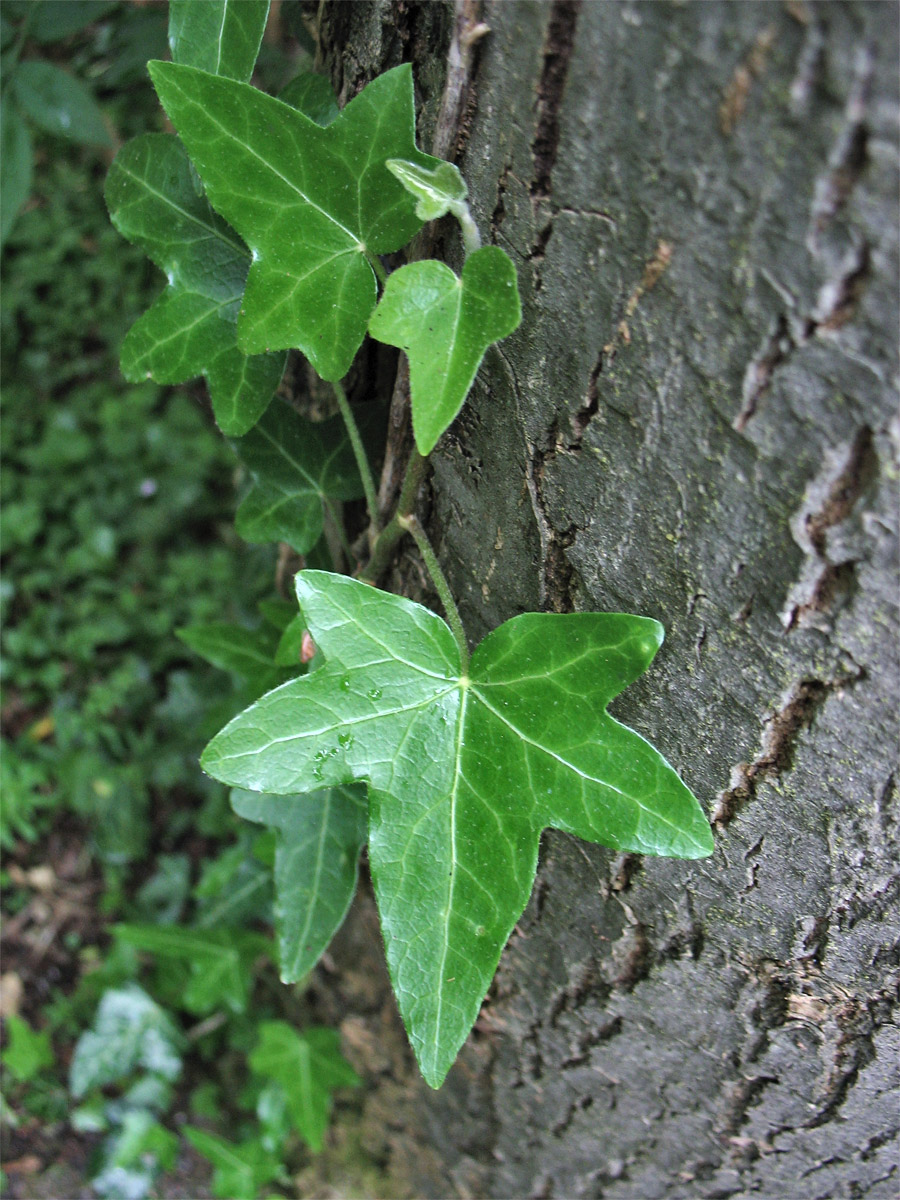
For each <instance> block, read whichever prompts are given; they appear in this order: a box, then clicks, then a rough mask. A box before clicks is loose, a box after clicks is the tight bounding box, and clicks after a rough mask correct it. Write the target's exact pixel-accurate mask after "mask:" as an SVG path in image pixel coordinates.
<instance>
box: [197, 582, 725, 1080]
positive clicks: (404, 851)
mask: <svg viewBox="0 0 900 1200" xmlns="http://www.w3.org/2000/svg"><path fill="white" fill-rule="evenodd" d="M297 595H298V599H299V601H300V606H301V609H302V611H303V614H304V616H305V618H306V620H307V622H308V624H309V629H310V632H311V634H312V636H313V638H314V640H315V643H316V645H317V646H318V647H319V649H320V650H321V651H322V653H323V656H324V659H325V662H324V665H323V666H322V667H320V668H319V669H318V670H316V671H313V672H311V673H310V674H309V675H307V676H305V677H303V678H301V679H298V680H294V681H292V682H290V683H287V684H285V685H283V686H282V687H280V688H278V689H277V690H275V691H274V692H270V693H269V694H268V695H267V696H264V697H263V698H262V699H261V700H259V701H258V702H257V703H256V704H254V705H253V706H252V707H250V708H249V709H247V710H246V711H245V712H244V713H242V714H241V715H240V716H238V717H236V718H235V719H234V720H233V721H232V722H231V723H230V724H229V725H228V726H226V728H225V729H224V730H223V731H222V732H221V733H220V734H219V735H218V736H217V737H216V738H215V739H214V740H213V741H212V742H211V743H210V745H209V746H208V747H207V749H206V752H205V753H204V756H203V765H204V767H205V769H206V770H207V771H208V772H209V773H210V774H211V775H213V776H215V777H216V778H218V779H221V780H223V781H225V782H226V783H230V784H232V785H234V786H237V787H243V788H248V789H250V790H253V791H266V792H274V793H293V792H305V791H310V790H313V789H315V788H319V787H323V786H328V785H331V786H334V785H337V784H341V783H347V782H349V781H351V780H366V781H367V782H368V783H369V805H370V815H369V861H370V864H371V868H372V875H373V879H374V882H375V890H376V895H377V898H378V905H379V911H380V914H381V921H382V930H383V933H384V938H385V945H386V948H387V956H388V965H389V967H390V971H391V977H392V980H393V984H394V989H395V992H396V994H397V999H398V1002H399V1005H400V1011H401V1013H402V1015H403V1018H404V1021H405V1023H406V1027H407V1030H408V1032H409V1035H410V1040H411V1042H412V1044H413V1048H414V1050H415V1052H416V1056H417V1058H418V1060H419V1065H420V1067H421V1070H422V1073H423V1075H424V1077H425V1079H426V1080H427V1081H428V1082H429V1083H430V1084H431V1085H432V1086H434V1087H437V1086H439V1085H440V1083H441V1081H442V1080H443V1078H444V1076H445V1074H446V1072H447V1070H448V1069H449V1067H450V1065H451V1063H452V1062H453V1059H454V1058H455V1056H456V1053H457V1051H458V1049H459V1047H460V1045H461V1044H462V1042H463V1041H464V1039H465V1037H466V1035H467V1034H468V1031H469V1029H470V1028H471V1026H472V1024H473V1022H474V1020H475V1017H476V1016H477V1014H478V1008H479V1006H480V1004H481V1001H482V999H483V997H484V994H485V992H486V991H487V988H488V985H489V984H490V981H491V978H492V976H493V973H494V970H495V968H496V965H497V962H498V959H499V956H500V952H501V950H502V948H503V945H504V943H505V942H506V939H507V938H508V936H509V934H510V931H511V930H512V927H513V925H514V924H515V922H516V920H517V919H518V917H519V915H520V914H521V912H522V910H523V908H524V907H525V903H526V901H527V899H528V895H529V892H530V890H531V886H532V882H533V880H534V873H535V868H536V865H537V853H538V842H539V838H540V833H541V830H542V829H544V828H545V827H547V826H552V827H553V828H556V829H562V830H565V831H566V832H568V833H572V834H576V835H577V836H579V837H582V838H585V839H587V840H589V841H595V842H601V843H602V844H604V845H607V846H610V847H612V848H613V849H617V850H628V851H634V852H637V853H643V854H669V855H678V856H681V857H685V858H697V857H701V856H703V855H706V854H709V853H710V852H711V850H712V838H711V834H710V829H709V824H708V822H707V821H706V819H705V817H704V816H703V813H702V812H701V810H700V806H699V805H698V803H697V801H696V800H695V799H694V797H693V796H692V795H691V793H690V792H689V791H688V789H687V788H686V787H685V785H684V784H683V783H682V782H681V780H680V779H679V778H678V776H677V775H676V774H675V772H674V771H673V770H672V768H671V767H670V766H669V765H668V763H666V761H665V760H664V759H663V758H662V756H661V755H660V754H659V753H658V752H657V751H656V750H655V749H654V748H653V747H652V746H650V745H649V743H647V742H646V741H644V739H643V738H641V737H640V736H639V735H638V734H636V733H634V732H632V731H631V730H630V729H627V728H625V726H623V725H621V724H619V723H618V722H617V721H615V720H613V718H612V717H610V716H609V715H608V713H607V712H606V706H607V704H608V703H609V701H610V700H611V699H612V698H613V697H614V696H616V695H618V693H619V692H620V691H622V689H623V688H625V687H627V685H628V684H629V683H631V682H632V681H633V680H634V679H636V678H637V677H638V676H639V675H640V674H641V673H642V672H643V671H645V670H646V668H647V667H648V666H649V664H650V662H651V660H652V659H653V656H654V654H655V653H656V651H657V649H658V647H659V645H660V643H661V641H662V627H661V626H660V625H659V624H658V622H656V621H653V620H650V619H649V618H645V617H634V616H628V615H626V614H609V613H576V614H570V615H559V614H549V613H538V614H525V615H523V616H519V617H514V618H513V619H512V620H511V621H507V622H506V623H505V624H504V625H502V626H500V628H499V629H496V630H495V631H494V632H493V633H491V634H490V635H489V636H488V637H487V638H486V639H485V640H484V641H483V642H482V643H481V645H480V646H479V647H478V649H477V650H476V651H475V654H474V656H473V658H472V662H471V667H470V672H469V675H468V676H462V675H461V674H460V662H459V652H458V649H457V646H456V643H455V642H454V640H453V637H452V635H451V633H450V630H449V629H448V627H447V626H446V624H445V623H444V622H443V621H442V620H440V618H438V617H437V616H435V615H434V614H433V613H431V612H429V611H428V610H427V609H425V608H423V607H421V606H420V605H417V604H413V603H412V602H411V601H408V600H405V599H403V598H401V597H398V596H392V595H388V594H386V593H384V592H380V591H377V590H375V589H374V588H371V587H368V586H367V585H365V584H363V583H360V582H357V581H355V580H352V579H348V578H346V577H344V576H339V575H331V574H329V573H326V572H318V571H301V572H300V574H299V575H298V576H297Z"/></svg>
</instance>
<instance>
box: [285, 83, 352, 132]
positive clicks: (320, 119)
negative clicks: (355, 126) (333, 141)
mask: <svg viewBox="0 0 900 1200" xmlns="http://www.w3.org/2000/svg"><path fill="white" fill-rule="evenodd" d="M278 99H279V100H283V101H284V103H285V104H290V106H291V108H296V109H297V111H298V112H302V113H304V114H305V115H306V116H307V117H309V119H310V120H311V121H315V123H316V124H317V125H322V126H325V125H330V124H331V123H332V121H336V120H337V118H338V117H339V116H340V114H341V110H340V109H339V108H338V103H337V99H336V97H335V94H334V91H333V90H332V87H331V83H330V81H329V80H328V79H326V77H325V76H324V75H317V74H316V73H315V72H314V71H301V72H300V74H299V75H295V76H294V78H293V79H292V80H291V81H290V83H288V84H286V85H285V86H284V87H283V88H282V89H281V91H280V92H279V93H278Z"/></svg>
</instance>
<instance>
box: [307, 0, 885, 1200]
mask: <svg viewBox="0 0 900 1200" xmlns="http://www.w3.org/2000/svg"><path fill="white" fill-rule="evenodd" d="M336 10H339V11H336ZM448 17H449V11H448V7H447V6H446V5H443V4H432V5H424V6H417V5H411V4H396V5H391V4H389V3H387V0H378V2H377V3H366V4H352V5H351V4H339V5H337V6H331V7H330V9H326V13H325V18H324V19H325V25H324V30H325V35H324V39H323V46H324V49H325V50H326V52H328V53H330V54H331V55H332V61H333V62H334V61H336V60H335V58H334V55H335V51H336V50H344V51H345V52H346V57H345V58H344V60H343V62H344V70H345V72H346V73H347V74H348V75H349V86H355V83H356V81H357V80H358V79H360V78H362V77H363V76H365V75H366V74H371V73H375V72H376V71H377V70H379V69H382V68H384V67H385V66H390V65H392V63H393V62H396V61H399V60H400V58H408V57H412V58H413V60H414V62H415V64H416V67H417V72H418V73H417V83H418V85H419V87H420V90H421V91H422V93H423V96H422V98H423V102H424V103H425V105H426V107H425V128H426V132H428V131H429V130H430V129H432V128H433V125H434V121H435V120H436V115H435V114H436V113H437V106H438V99H439V94H438V93H439V87H438V86H436V83H435V80H436V79H438V78H439V73H438V72H437V71H436V66H435V64H436V63H438V62H442V61H443V56H444V55H445V53H446V38H447V36H448V34H449V28H450V21H449V20H448ZM483 19H484V20H485V21H486V22H487V24H488V25H489V26H490V29H491V32H490V34H489V35H488V36H487V37H485V38H484V39H483V41H482V42H481V43H480V45H479V49H478V55H477V59H476V62H475V70H474V76H473V80H472V88H471V91H470V93H469V104H468V108H467V109H466V111H465V113H464V115H463V120H462V127H461V137H460V143H459V145H460V146H461V149H462V153H461V157H460V165H461V167H462V169H463V172H464V174H465V176H466V178H467V180H468V182H469V186H470V190H471V193H472V197H473V204H474V209H475V211H476V215H477V217H478V219H479V223H480V225H481V227H482V230H483V231H485V232H487V234H488V239H489V240H493V241H496V242H497V243H498V244H499V245H501V246H503V247H504V248H505V249H506V250H507V251H508V252H509V253H510V254H511V255H512V257H513V259H514V260H515V262H516V265H517V267H518V270H519V278H520V285H521V291H522V296H523V303H524V313H525V316H524V321H523V324H522V326H521V328H520V330H519V331H518V332H517V333H516V334H514V335H513V336H512V337H510V338H509V339H508V340H507V341H506V342H504V343H503V344H502V345H501V346H500V347H498V348H496V349H495V350H493V351H491V352H490V353H489V355H488V359H487V361H486V364H485V368H484V369H483V370H482V372H481V374H480V375H479V378H478V381H477V384H476V386H475V389H474V392H473V395H472V397H471V399H470V401H469V403H468V405H467V407H466V409H465V410H464V412H463V414H462V415H461V417H460V418H459V420H458V421H457V422H456V424H455V425H454V426H453V428H452V429H451V430H450V431H449V432H448V434H447V435H446V436H445V437H444V439H443V440H442V442H441V443H440V445H439V447H438V449H437V451H436V452H435V454H434V456H433V467H434V470H433V477H432V482H431V491H430V498H429V500H428V503H429V504H430V506H431V507H430V510H429V511H430V527H431V530H432V533H433V534H434V537H435V539H436V541H437V543H438V545H439V547H440V557H441V560H442V562H443V564H444V567H445V569H446V571H447V572H448V575H449V577H450V580H451V583H452V585H453V587H454V589H455V593H456V595H457V597H458V598H459V600H460V603H461V608H462V613H463V619H464V621H465V622H466V625H467V628H468V630H469V632H470V635H471V637H472V639H473V641H475V640H479V639H480V638H481V637H482V636H483V635H484V634H485V633H486V632H487V631H488V630H490V629H491V628H493V627H494V626H496V625H498V624H499V623H501V622H502V621H504V620H506V619H507V618H509V617H511V616H513V615H515V614H516V613H518V612H521V611H526V610H538V609H541V608H544V609H552V610H557V611H573V610H620V611H628V612H636V613H643V614H647V615H652V616H655V617H657V618H659V619H660V620H661V621H662V622H663V623H664V625H665V627H666V629H667V635H668V636H667V642H666V644H665V646H664V647H663V649H662V651H661V652H660V654H659V656H658V659H657V661H656V663H655V664H654V666H653V668H652V669H651V671H650V672H649V674H648V675H647V676H645V677H644V679H642V680H641V681H639V682H638V683H637V684H635V685H634V686H633V687H631V688H630V689H629V690H628V692H627V693H626V694H625V695H624V696H622V697H621V698H620V699H619V700H618V701H617V702H616V703H615V707H614V711H615V715H616V716H618V717H619V718H620V719H621V720H623V721H625V722H626V723H628V724H630V725H631V726H633V727H634V728H635V729H637V730H638V731H639V732H640V733H642V734H644V735H645V736H647V737H648V738H649V739H650V740H651V741H653V742H654V744H655V745H657V746H658V747H659V748H660V749H661V750H662V751H663V753H664V754H665V755H666V757H667V758H668V759H669V760H670V761H671V762H672V763H673V764H675V765H676V766H677V768H678V769H679V770H680V771H681V772H682V774H683V776H684V778H685V779H686V781H687V782H688V783H689V784H690V785H691V787H692V788H693V789H694V791H695V792H696V793H697V794H698V795H699V796H700V797H701V798H702V800H703V802H704V803H705V805H706V806H707V808H708V811H709V813H710V816H711V818H712V819H713V820H714V821H715V824H716V829H717V850H716V853H715V855H714V857H713V858H711V859H710V860H708V861H704V862H701V863H683V862H677V861H670V860H664V859H649V858H644V859H639V858H637V857H635V856H624V857H616V856H615V855H613V854H612V853H610V852H609V851H606V850H604V849H602V848H600V847H597V846H593V845H587V844H584V843H580V842H577V841H576V840H575V839H572V838H568V837H566V836H564V835H561V834H552V833H548V834H545V836H544V840H543V844H542V854H541V865H540V868H539V872H538V879H537V884H536V887H535V891H534V894H533V896H532V900H531V902H530V904H529V906H528V908H527V910H526V912H525V914H524V916H523V918H522V920H521V921H520V923H519V925H518V927H517V930H516V932H515V933H514V935H513V937H512V939H511V941H510V943H509V945H508V947H507V949H506V951H505V953H504V955H503V959H502V961H501V966H500V970H499V973H498V976H497V979H496V981H495V985H494V987H493V989H492V992H491V995H490V997H489V1000H488V1003H487V1004H486V1006H485V1009H484V1011H483V1014H482V1018H481V1020H480V1021H479V1024H478V1026H477V1028H476V1031H475V1032H474V1033H473V1035H472V1037H471V1038H470V1040H469V1043H468V1044H467V1046H466V1048H465V1050H464V1051H463V1053H462V1055H461V1058H460V1061H459V1063H458V1064H457V1066H456V1067H454V1069H453V1071H452V1072H451V1074H450V1077H449V1079H448V1082H447V1084H446V1085H445V1087H444V1088H443V1089H442V1090H441V1091H440V1092H439V1093H436V1094H431V1093H428V1092H427V1089H425V1088H424V1087H421V1086H420V1085H417V1084H416V1082H415V1076H414V1072H413V1071H412V1069H411V1068H410V1065H409V1061H408V1057H407V1056H406V1055H405V1051H402V1050H401V1049H400V1048H399V1043H397V1044H394V1043H391V1045H393V1047H394V1048H393V1049H392V1050H391V1051H390V1054H392V1055H393V1058H391V1059H390V1061H388V1058H384V1061H383V1062H382V1065H381V1074H380V1075H378V1074H377V1072H376V1077H377V1079H378V1080H379V1082H378V1083H377V1085H376V1086H374V1087H373V1090H372V1092H371V1093H370V1095H369V1097H368V1098H367V1100H366V1102H365V1105H366V1106H367V1107H366V1108H365V1112H364V1115H363V1118H362V1127H363V1128H364V1129H365V1128H368V1129H369V1134H368V1135H367V1136H369V1137H370V1138H371V1137H372V1136H374V1135H372V1134H371V1128H372V1122H374V1121H377V1120H379V1119H382V1120H386V1121H387V1123H388V1126H391V1114H393V1118H394V1122H393V1126H391V1132H390V1133H389V1134H384V1135H383V1136H382V1137H381V1140H380V1141H378V1148H377V1150H372V1151H371V1153H372V1154H373V1156H375V1157H378V1159H379V1163H380V1166H379V1169H380V1171H381V1172H382V1175H381V1180H382V1182H381V1187H382V1189H383V1190H382V1194H387V1192H388V1190H391V1191H393V1192H394V1193H396V1194H417V1195H426V1194H427V1195H438V1196H439V1195H448V1194H459V1195H464V1196H465V1195H472V1196H496V1197H510V1196H521V1197H525V1196H529V1197H532V1196H533V1197H604V1198H609V1200H624V1198H626V1197H627V1198H635V1200H637V1198H639V1200H649V1198H651V1197H665V1198H666V1200H669V1198H675V1197H698V1196H702V1197H731V1196H736V1197H738V1196H744V1195H750V1194H753V1195H755V1196H763V1197H784V1196H803V1197H810V1198H812V1197H823V1198H824V1197H843V1196H847V1197H850V1196H853V1197H857V1196H859V1197H872V1198H875V1197H881V1196H884V1197H887V1196H894V1195H896V1193H897V1188H898V1180H900V1173H898V1126H900V1120H898V1111H897V1109H898V1105H897V1091H896V1088H897V1048H898V1037H897V1032H898V1031H897V1010H896V1007H895V1005H896V1000H897V984H898V978H900V953H898V924H897V912H898V905H897V897H898V892H900V876H898V872H897V854H896V851H897V828H898V826H897V806H896V801H897V783H896V744H897V722H896V711H895V710H896V691H897V679H898V663H897V632H898V621H897V495H896V490H897V478H898V468H897V452H898V440H900V431H898V425H897V418H896V393H895V388H896V382H897V344H896V343H897V280H898V265H897V186H898V183H897V112H898V98H897V78H896V68H897V60H898V11H897V8H896V7H895V6H894V5H893V4H881V3H828V4H815V3H803V2H801V0H797V2H792V3H788V4H785V5H780V4H778V5H776V4H766V3H762V4H758V3H741V4H735V3H721V2H713V3H705V4H701V3H672V4H668V3H631V2H630V0H629V2H627V3H625V2H623V3H598V2H594V3H586V4H584V5H582V6H579V5H577V4H573V3H568V2H566V0H556V2H554V3H550V2H542V3H531V2H525V3H522V2H518V0H499V2H493V3H486V4H485V6H484V10H483ZM329 21H331V24H330V25H329ZM336 23H337V24H340V23H343V24H342V28H340V29H337V28H336ZM426 25H427V27H428V28H427V33H426V32H425V28H426ZM417 38H418V42H417V41H416V39H417ZM348 64H349V67H348ZM351 68H352V69H351ZM342 82H344V83H345V84H347V83H348V80H347V79H346V78H344V79H342ZM422 144H423V145H425V146H428V140H427V137H426V139H425V141H424V142H423V143H422ZM446 236H447V245H448V247H451V249H450V250H449V257H450V260H451V261H458V260H456V259H455V258H454V255H455V254H456V253H457V252H456V250H455V249H453V248H452V247H453V235H452V231H451V233H449V234H447V235H446ZM371 919H372V913H371V905H370V904H369V905H368V906H366V905H365V904H364V905H363V906H362V908H361V909H360V910H359V912H358V915H357V918H356V925H355V926H354V925H351V927H350V929H349V930H348V932H347V933H345V935H344V937H345V943H344V945H345V950H344V951H343V954H344V961H345V962H350V961H353V956H354V954H356V953H358V948H357V950H353V951H351V950H349V949H347V948H346V947H349V946H351V945H352V944H353V938H354V937H356V938H357V940H358V939H359V937H360V936H361V935H360V934H359V933H358V932H357V933H354V929H356V930H357V931H358V930H359V929H366V928H369V926H368V925H367V922H370V921H371ZM341 953H342V952H341V951H340V948H339V951H338V957H339V958H340V954H341ZM356 961H357V962H358V961H359V960H358V959H356ZM344 1001H346V1003H348V1004H352V1003H353V1001H352V999H348V998H347V996H345V997H344V1000H343V1001H341V1003H343V1002H344ZM376 1011H377V1012H378V1013H379V1015H378V1016H377V1017H376V1015H375V1012H376ZM379 1021H380V1025H379V1026H378V1028H379V1029H380V1031H381V1032H380V1033H377V1032H376V1031H375V1026H376V1025H378V1022H379ZM353 1022H356V1024H353ZM388 1028H390V1029H391V1030H392V1031H393V1032H392V1033H391V1035H390V1036H391V1037H396V1036H397V1035H396V1025H395V1023H394V1018H393V1017H386V1016H385V1015H384V1014H383V1013H380V1010H376V1009H375V1008H374V1007H373V1008H372V1010H371V1011H370V1013H369V1015H368V1016H353V1017H351V1018H350V1025H349V1026H348V1031H349V1032H350V1033H351V1034H353V1035H354V1036H355V1039H356V1045H357V1050H358V1051H359V1052H360V1053H362V1051H361V1050H360V1047H361V1046H362V1045H363V1043H365V1044H366V1045H369V1046H370V1050H371V1045H370V1043H371V1040H372V1039H373V1038H375V1039H376V1041H377V1038H378V1037H387V1034H386V1032H385V1031H386V1030H387V1029H388ZM367 1038H368V1039H369V1041H368V1042H366V1039H367ZM351 1040H352V1038H351ZM372 1053H375V1052H374V1051H372ZM387 1053H388V1052H387V1051H385V1052H384V1054H385V1055H386V1054H387ZM363 1057H364V1056H363ZM392 1089H393V1090H392ZM379 1114H380V1115H379ZM398 1125H399V1126H400V1127H397V1126H398ZM376 1140H378V1139H377V1138H376Z"/></svg>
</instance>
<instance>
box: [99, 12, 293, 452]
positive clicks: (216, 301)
mask: <svg viewBox="0 0 900 1200" xmlns="http://www.w3.org/2000/svg"><path fill="white" fill-rule="evenodd" d="M199 7H201V8H202V7H203V6H202V5H200V6H199ZM106 203H107V205H108V207H109V213H110V217H111V219H112V223H113V224H114V225H115V227H116V229H118V231H119V233H121V234H122V236H123V237H125V238H127V239H128V241H130V242H134V243H135V244H136V245H138V246H141V247H142V248H143V249H144V250H145V251H146V253H147V254H148V255H149V256H150V258H152V259H153V261H154V262H155V263H156V265H157V266H158V267H160V268H161V269H162V270H163V271H165V273H166V276H167V278H168V280H169V286H168V287H167V288H166V290H165V292H163V294H162V296H160V298H159V299H158V300H157V301H156V303H155V304H154V305H153V306H152V307H151V308H150V309H149V310H148V311H147V312H146V313H145V314H144V315H143V316H142V317H141V318H140V319H139V320H138V321H137V322H136V323H135V324H134V325H133V326H132V327H131V329H130V331H129V333H128V336H127V337H126V338H125V342H124V344H123V346H122V373H123V374H124V376H125V378H126V379H128V380H129V381H130V382H132V383H136V382H138V381H140V380H142V379H145V378H147V377H149V378H152V379H155V380H156V382H157V383H184V382H186V381H187V380H188V379H193V378H195V377H196V376H197V375H203V376H205V378H206V381H207V384H208V385H209V394H210V399H211V400H212V405H213V411H214V412H215V416H216V421H217V423H218V425H219V428H220V429H221V430H222V432H223V433H224V434H226V435H228V436H230V437H239V436H240V435H241V434H242V433H246V432H247V430H248V429H250V428H251V427H252V426H253V425H254V424H255V422H256V421H257V420H258V418H259V417H260V416H261V415H262V413H263V412H264V411H265V409H266V407H267V406H268V403H269V401H270V400H271V399H272V395H273V393H274V391H275V389H276V388H277V387H278V383H279V381H280V379H281V374H282V371H283V370H284V355H283V354H263V355H252V356H250V357H248V356H246V355H244V354H243V353H242V352H241V351H240V350H239V349H238V346H237V319H238V309H239V307H240V300H241V296H242V294H243V291H244V283H245V281H246V278H247V271H248V270H249V268H250V254H249V252H248V250H247V248H246V247H245V246H244V245H243V243H242V242H241V240H240V238H238V237H237V235H236V234H235V233H234V231H233V230H232V229H229V228H228V226H227V225H226V224H225V222H224V221H223V220H222V219H221V218H220V217H218V216H217V215H216V214H215V213H214V212H213V211H212V209H211V208H210V207H209V204H208V203H207V201H206V198H205V197H204V195H203V192H202V189H201V188H200V186H199V183H198V181H197V178H196V175H195V174H194V172H193V170H192V168H191V164H190V160H189V159H188V156H187V154H186V153H185V150H184V147H183V146H182V145H181V143H180V142H179V141H178V139H177V138H174V137H172V136H171V135H169V134H164V133H148V134H144V135H142V136H141V137H137V138H134V139H133V140H132V141H130V142H128V143H127V144H126V145H125V146H124V147H123V148H122V149H121V150H120V151H119V153H118V155H117V156H116V159H115V161H114V162H113V165H112V167H110V171H109V175H108V176H107V180H106Z"/></svg>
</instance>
